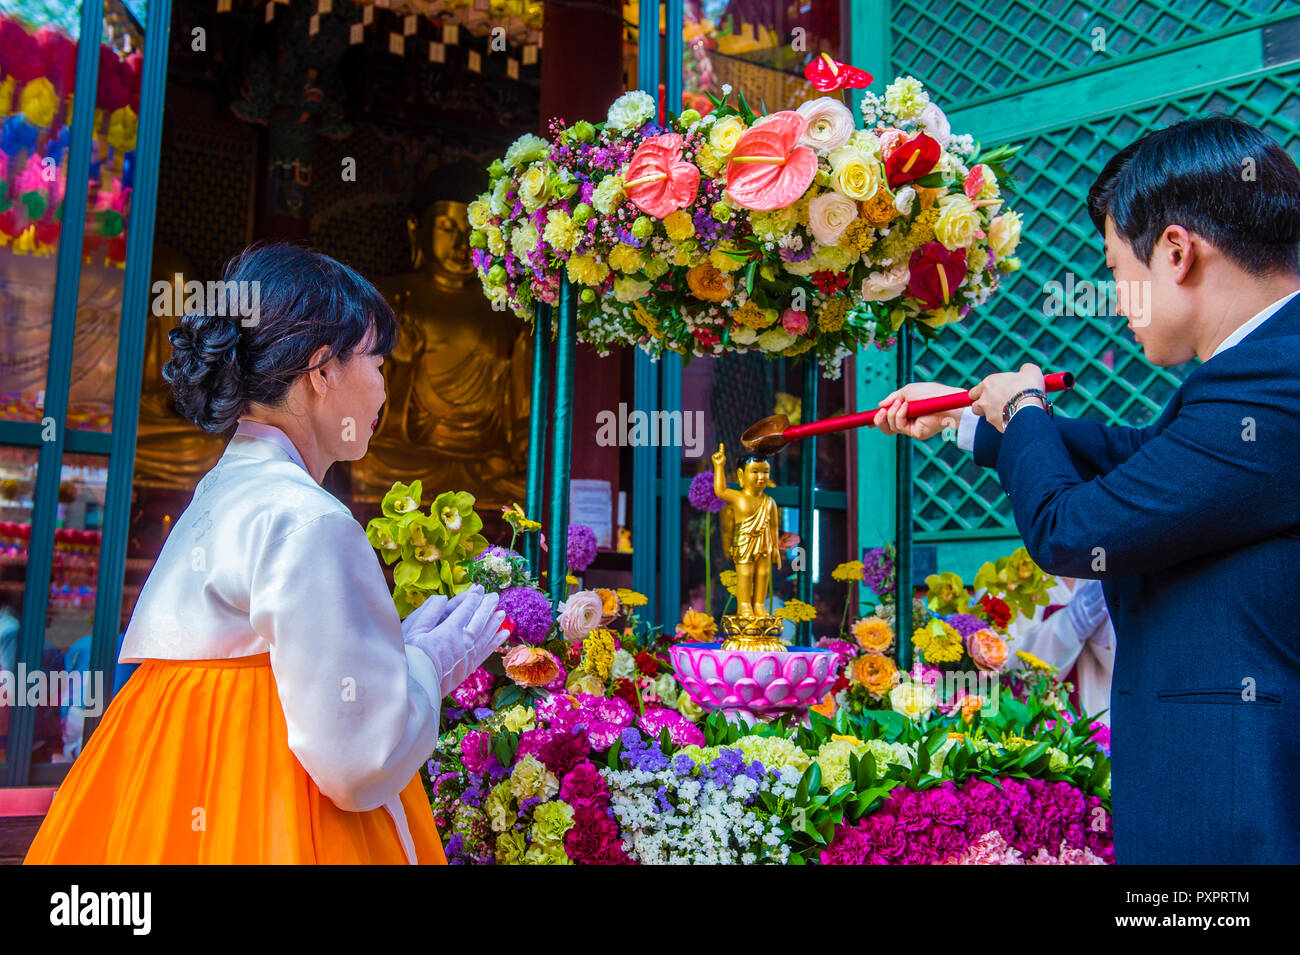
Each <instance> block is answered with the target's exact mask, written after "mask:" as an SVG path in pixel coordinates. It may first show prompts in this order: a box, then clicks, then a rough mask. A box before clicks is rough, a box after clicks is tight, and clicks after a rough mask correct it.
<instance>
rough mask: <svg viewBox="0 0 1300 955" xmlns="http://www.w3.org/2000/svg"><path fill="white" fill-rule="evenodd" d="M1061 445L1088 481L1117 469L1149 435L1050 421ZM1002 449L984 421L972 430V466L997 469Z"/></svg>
mask: <svg viewBox="0 0 1300 955" xmlns="http://www.w3.org/2000/svg"><path fill="white" fill-rule="evenodd" d="M1052 423H1053V424H1054V425H1055V426H1056V430H1057V433H1059V434H1060V436H1061V442H1062V443H1063V444H1064V445H1065V448H1066V450H1067V451H1068V452H1069V454H1070V458H1071V460H1072V461H1073V462H1074V468H1075V470H1076V471H1078V472H1079V476H1080V477H1082V478H1083V479H1084V480H1091V479H1092V478H1095V477H1100V476H1101V475H1103V474H1107V473H1109V472H1110V471H1112V470H1114V469H1115V468H1117V467H1119V466H1120V465H1121V464H1123V463H1124V462H1125V461H1127V460H1128V459H1129V458H1131V457H1132V456H1133V455H1134V454H1135V453H1137V450H1138V448H1140V447H1142V444H1143V442H1144V441H1146V440H1147V438H1148V437H1150V435H1151V429H1149V428H1125V427H1113V426H1110V425H1104V424H1102V423H1101V422H1100V421H1091V420H1089V419H1087V418H1061V417H1053V418H1052ZM1001 447H1002V433H1001V432H1000V431H998V429H997V428H995V427H993V425H991V424H989V423H988V422H987V421H986V420H984V419H983V418H980V419H979V423H978V425H976V428H975V446H974V449H973V450H974V452H975V463H976V464H979V465H981V466H982V467H986V468H992V467H997V463H998V453H999V451H1000V450H1001Z"/></svg>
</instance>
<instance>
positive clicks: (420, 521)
mask: <svg viewBox="0 0 1300 955" xmlns="http://www.w3.org/2000/svg"><path fill="white" fill-rule="evenodd" d="M404 529H405V531H406V540H405V541H404V542H403V543H404V545H405V546H404V547H403V548H402V556H403V557H404V558H406V559H407V560H412V561H418V562H419V563H422V564H431V563H436V562H437V561H440V560H442V559H443V558H444V557H445V556H447V555H448V554H449V552H451V551H453V550H454V549H455V544H456V538H455V537H454V536H453V535H452V534H451V533H449V532H448V530H447V528H446V526H444V525H443V523H442V521H440V520H438V518H437V517H433V516H430V515H426V514H419V513H416V514H412V515H411V517H410V519H409V520H408V521H407V523H406V524H405V527H404Z"/></svg>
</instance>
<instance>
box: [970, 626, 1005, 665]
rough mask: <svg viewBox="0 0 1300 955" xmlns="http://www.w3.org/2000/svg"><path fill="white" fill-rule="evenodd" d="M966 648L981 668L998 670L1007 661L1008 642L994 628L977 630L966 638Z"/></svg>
mask: <svg viewBox="0 0 1300 955" xmlns="http://www.w3.org/2000/svg"><path fill="white" fill-rule="evenodd" d="M966 649H967V650H969V651H970V658H971V660H972V661H973V662H974V664H975V665H976V666H977V667H979V668H980V669H981V670H990V671H993V672H997V671H998V670H1001V669H1002V667H1003V666H1004V665H1005V664H1006V662H1007V642H1006V641H1005V640H1003V639H1002V638H1001V637H999V636H998V635H997V634H996V633H994V632H993V631H992V630H976V631H975V632H974V633H972V634H971V635H970V636H969V637H967V638H966Z"/></svg>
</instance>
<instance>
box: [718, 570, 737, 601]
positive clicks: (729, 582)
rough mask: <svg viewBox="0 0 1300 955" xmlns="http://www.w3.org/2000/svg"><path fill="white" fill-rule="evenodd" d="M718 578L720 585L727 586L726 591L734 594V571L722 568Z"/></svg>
mask: <svg viewBox="0 0 1300 955" xmlns="http://www.w3.org/2000/svg"><path fill="white" fill-rule="evenodd" d="M718 580H719V581H721V583H722V586H723V587H726V588H727V593H729V594H731V596H733V597H734V596H736V572H735V571H734V570H724V571H723V572H722V573H721V574H719V575H718Z"/></svg>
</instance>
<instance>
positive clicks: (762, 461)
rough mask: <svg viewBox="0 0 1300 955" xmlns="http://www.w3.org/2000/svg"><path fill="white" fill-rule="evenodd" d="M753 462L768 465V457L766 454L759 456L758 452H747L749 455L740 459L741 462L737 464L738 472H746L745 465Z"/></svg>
mask: <svg viewBox="0 0 1300 955" xmlns="http://www.w3.org/2000/svg"><path fill="white" fill-rule="evenodd" d="M751 461H753V462H757V463H759V464H766V463H767V455H766V454H759V453H758V452H757V451H749V452H747V453H746V454H745V455H744V457H742V458H741V459H740V461H739V462H738V463H737V464H736V470H737V471H743V470H745V465H747V464H749V463H750V462H751Z"/></svg>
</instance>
